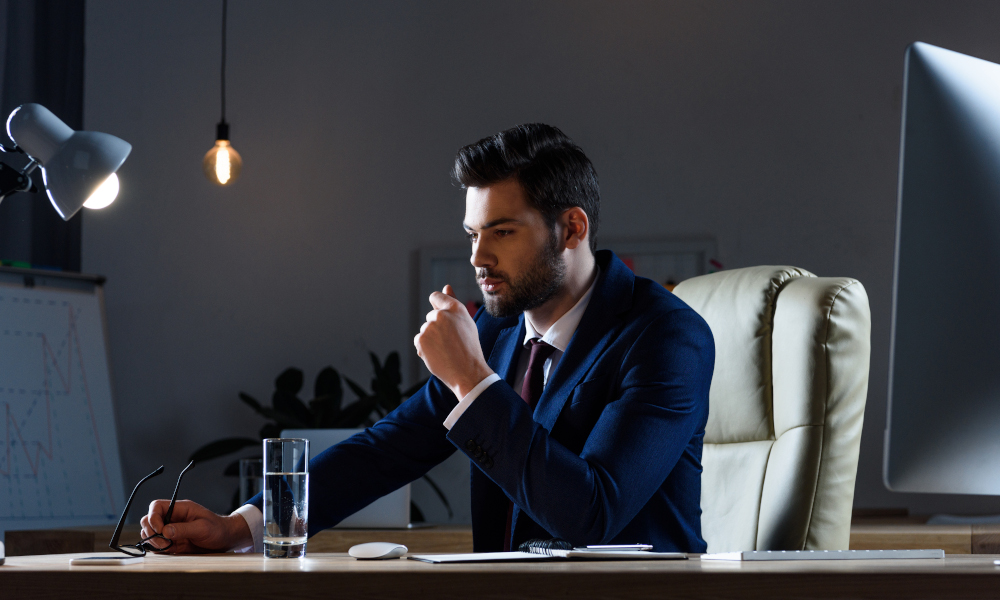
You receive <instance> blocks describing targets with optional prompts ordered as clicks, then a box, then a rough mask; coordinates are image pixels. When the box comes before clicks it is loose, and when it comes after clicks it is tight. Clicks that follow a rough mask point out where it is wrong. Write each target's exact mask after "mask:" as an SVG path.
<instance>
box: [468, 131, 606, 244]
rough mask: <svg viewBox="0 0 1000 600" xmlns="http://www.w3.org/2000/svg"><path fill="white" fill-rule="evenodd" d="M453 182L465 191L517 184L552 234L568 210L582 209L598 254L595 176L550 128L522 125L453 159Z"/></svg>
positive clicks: (569, 142) (575, 149)
mask: <svg viewBox="0 0 1000 600" xmlns="http://www.w3.org/2000/svg"><path fill="white" fill-rule="evenodd" d="M452 177H453V178H454V180H455V182H456V183H457V184H459V185H460V186H462V187H463V188H469V187H487V186H490V185H492V184H494V183H500V182H501V181H505V180H507V179H510V178H514V179H515V180H517V182H518V183H520V184H521V187H522V188H523V189H524V193H525V195H527V197H528V202H530V203H531V205H532V206H533V207H535V208H536V209H538V210H539V212H541V213H542V216H543V217H544V218H545V222H546V223H547V224H548V226H549V227H550V228H551V227H554V226H555V223H556V219H557V218H559V216H560V215H561V214H562V213H563V212H565V211H566V209H568V208H572V207H574V206H579V207H580V208H581V209H583V212H585V213H587V219H588V220H589V221H590V231H589V232H588V233H587V235H588V236H589V238H590V250H591V252H593V251H594V250H596V249H597V224H598V220H599V218H600V211H601V189H600V186H598V184H597V171H595V170H594V165H592V164H591V163H590V159H589V158H587V155H586V154H584V153H583V150H581V149H580V147H579V146H577V145H576V144H574V143H573V140H571V139H569V138H568V137H567V136H566V134H565V133H563V132H562V131H559V129H557V128H555V127H553V126H551V125H544V124H542V123H528V124H525V125H518V126H517V127H511V128H510V129H507V130H504V131H501V132H500V133H498V134H496V135H491V136H490V137H487V138H483V139H481V140H479V141H478V142H476V143H475V144H469V145H468V146H466V147H464V148H462V149H461V150H459V151H458V155H457V156H455V167H454V169H453V170H452Z"/></svg>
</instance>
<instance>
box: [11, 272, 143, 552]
mask: <svg viewBox="0 0 1000 600" xmlns="http://www.w3.org/2000/svg"><path fill="white" fill-rule="evenodd" d="M102 281H103V280H102V279H101V278H99V277H93V276H86V275H77V274H61V273H48V272H45V271H32V270H22V269H13V268H8V267H3V268H0V443H2V444H3V445H2V447H0V532H3V531H7V530H13V529H45V528H52V527H69V526H82V525H97V524H107V523H110V524H114V523H116V522H117V520H118V517H119V515H120V512H121V510H122V508H123V507H124V499H123V487H122V468H121V461H120V457H119V453H118V436H117V431H116V427H115V413H114V407H113V404H112V398H111V377H110V371H109V367H108V353H107V336H106V328H105V319H104V302H103V294H102V287H101V283H102Z"/></svg>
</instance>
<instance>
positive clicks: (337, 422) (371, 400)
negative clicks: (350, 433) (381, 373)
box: [333, 396, 378, 427]
mask: <svg viewBox="0 0 1000 600" xmlns="http://www.w3.org/2000/svg"><path fill="white" fill-rule="evenodd" d="M377 400H378V399H377V398H376V397H375V396H366V397H364V398H361V399H359V400H358V401H357V402H352V403H351V404H348V405H347V406H346V407H344V410H342V411H340V414H339V415H337V418H336V419H334V421H333V427H361V425H362V424H363V423H364V422H365V420H366V419H367V418H368V415H370V414H371V413H372V411H373V410H374V409H375V405H376V401H377Z"/></svg>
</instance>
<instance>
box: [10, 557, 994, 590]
mask: <svg viewBox="0 0 1000 600" xmlns="http://www.w3.org/2000/svg"><path fill="white" fill-rule="evenodd" d="M71 556H80V555H66V554H62V555H49V556H22V557H12V558H8V559H7V564H6V565H5V566H0V590H2V591H3V597H5V598H24V597H31V598H52V599H56V598H58V599H59V600H65V599H66V598H82V599H86V598H100V599H101V600H107V599H108V598H116V597H126V596H130V597H136V596H140V597H141V596H143V595H144V594H152V595H154V596H155V597H157V598H181V597H183V598H186V599H200V598H206V599H207V598H240V599H246V598H253V597H263V596H268V597H279V596H280V597H282V598H289V599H294V600H310V599H313V598H316V599H319V598H323V599H333V598H365V597H408V598H412V597H414V596H421V595H427V596H432V597H435V598H462V599H463V600H467V599H468V598H476V599H477V600H478V599H480V598H510V597H518V596H531V597H536V598H537V597H547V596H559V597H572V598H574V600H577V599H586V598H628V599H629V600H636V599H641V598H654V597H656V598H662V597H664V596H665V595H669V596H672V597H685V598H727V597H731V598H768V599H778V598H844V597H851V598H879V599H882V598H994V597H996V595H997V590H998V589H1000V567H996V566H994V565H993V560H994V559H996V558H998V556H997V555H989V556H987V555H955V556H948V557H946V558H945V559H943V560H874V561H822V562H819V561H809V562H767V563H738V562H734V563H729V562H718V561H704V562H702V561H701V560H699V559H697V558H692V559H691V560H686V561H662V562H660V561H657V562H655V563H652V562H649V561H634V562H631V561H629V562H625V561H615V562H596V561H594V562H577V561H572V562H570V561H565V562H546V563H492V564H477V565H473V564H449V565H433V564H427V563H421V562H417V561H412V560H388V561H357V560H354V559H352V558H350V557H348V556H346V555H344V554H322V553H315V554H310V556H309V557H307V558H306V559H302V560H296V559H289V560H284V559H270V560H268V559H265V558H263V557H261V556H259V555H252V556H246V555H232V554H230V555H203V556H152V555H151V556H149V557H148V558H147V559H146V561H145V562H144V563H143V564H139V565H129V566H125V567H71V566H70V565H69V558H71Z"/></svg>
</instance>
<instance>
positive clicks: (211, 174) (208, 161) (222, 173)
mask: <svg viewBox="0 0 1000 600" xmlns="http://www.w3.org/2000/svg"><path fill="white" fill-rule="evenodd" d="M201 166H202V168H203V169H204V170H205V177H208V180H209V181H211V182H212V183H215V184H218V185H229V184H230V183H232V182H234V181H236V178H237V177H239V176H240V169H242V168H243V159H242V158H240V154H239V152H237V151H236V149H235V148H233V146H232V144H230V143H229V140H216V141H215V147H214V148H212V149H211V150H209V151H208V153H207V154H205V159H204V160H202V161H201Z"/></svg>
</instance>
